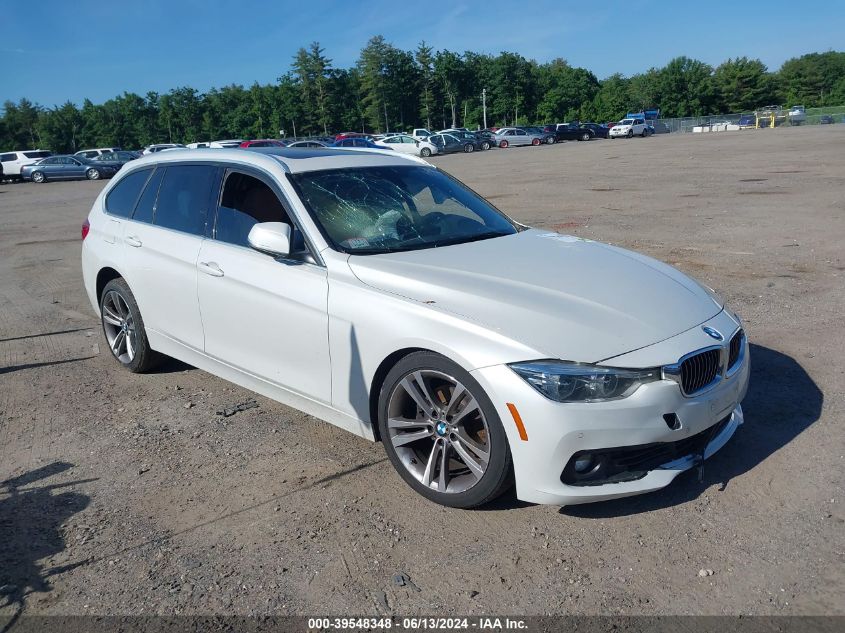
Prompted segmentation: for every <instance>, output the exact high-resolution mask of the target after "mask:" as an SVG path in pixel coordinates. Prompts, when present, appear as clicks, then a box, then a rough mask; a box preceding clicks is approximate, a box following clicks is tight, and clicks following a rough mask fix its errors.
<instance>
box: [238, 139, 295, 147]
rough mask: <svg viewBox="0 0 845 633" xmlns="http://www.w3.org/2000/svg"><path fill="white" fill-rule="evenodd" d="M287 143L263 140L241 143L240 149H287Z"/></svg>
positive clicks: (239, 144)
mask: <svg viewBox="0 0 845 633" xmlns="http://www.w3.org/2000/svg"><path fill="white" fill-rule="evenodd" d="M286 145H287V143H285V142H284V141H280V140H277V139H274V138H261V139H256V140H253V141H241V142H240V143H238V147H285V146H286Z"/></svg>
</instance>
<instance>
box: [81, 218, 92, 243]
mask: <svg viewBox="0 0 845 633" xmlns="http://www.w3.org/2000/svg"><path fill="white" fill-rule="evenodd" d="M90 230H91V223H90V222H89V221H88V218H85V222H83V223H82V239H83V240H84V239H85V238H86V237H88V231H90Z"/></svg>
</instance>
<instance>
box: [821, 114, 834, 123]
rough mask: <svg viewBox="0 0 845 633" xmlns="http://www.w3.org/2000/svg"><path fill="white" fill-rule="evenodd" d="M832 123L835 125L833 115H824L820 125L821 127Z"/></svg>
mask: <svg viewBox="0 0 845 633" xmlns="http://www.w3.org/2000/svg"><path fill="white" fill-rule="evenodd" d="M831 123H834V120H833V116H832V115H830V114H823V115H821V116H820V117H819V124H820V125H830V124H831Z"/></svg>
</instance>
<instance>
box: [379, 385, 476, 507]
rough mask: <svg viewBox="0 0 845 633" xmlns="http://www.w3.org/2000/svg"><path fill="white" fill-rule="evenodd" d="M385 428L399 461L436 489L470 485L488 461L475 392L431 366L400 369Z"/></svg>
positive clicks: (464, 488) (443, 490) (462, 489)
mask: <svg viewBox="0 0 845 633" xmlns="http://www.w3.org/2000/svg"><path fill="white" fill-rule="evenodd" d="M387 418H388V419H387V429H388V435H389V437H388V438H386V439H387V441H389V442H390V443H391V445H392V446H393V448H394V450H395V451H396V454H397V455H398V457H399V460H400V462H401V464H402V466H403V467H404V468H405V469H406V470H407V471H408V472H409V473H410V474H411V476H413V477H414V478H415V479H416V480H417V481H419V482H420V483H421V484H422V485H424V486H427V487H429V488H431V489H432V490H435V491H437V492H440V493H449V494H454V493H460V492H465V491H467V490H469V489H470V488H472V487H473V486H475V485H476V484H477V483H478V482H479V481H480V480H481V478H482V477H483V476H484V473H485V472H486V471H487V466H488V463H489V461H490V454H491V453H490V448H491V447H490V429H489V427H488V424H487V420H486V418H485V416H484V413H483V412H482V410H481V407H480V405H479V403H478V401H477V400H476V398H475V397H474V396H473V395H472V394H471V393H470V392H469V390H468V389H467V388H466V387H465V386H464V385H463V384H461V383H460V382H459V381H458V380H457V379H455V378H453V377H452V376H449V375H447V374H445V373H443V372H440V371H436V370H429V369H424V370H415V371H412V372H410V373H408V374H406V375H405V376H404V377H403V378H402V379H401V380H400V381H399V382H398V383H397V384H396V386H395V387H394V389H393V392H392V393H391V394H390V397H389V400H388V408H387Z"/></svg>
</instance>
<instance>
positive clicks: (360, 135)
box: [334, 132, 370, 141]
mask: <svg viewBox="0 0 845 633" xmlns="http://www.w3.org/2000/svg"><path fill="white" fill-rule="evenodd" d="M345 138H370V135H369V134H364V133H362V132H341V133H340V134H336V135H335V137H334V140H335V141H342V140H343V139H345Z"/></svg>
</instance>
